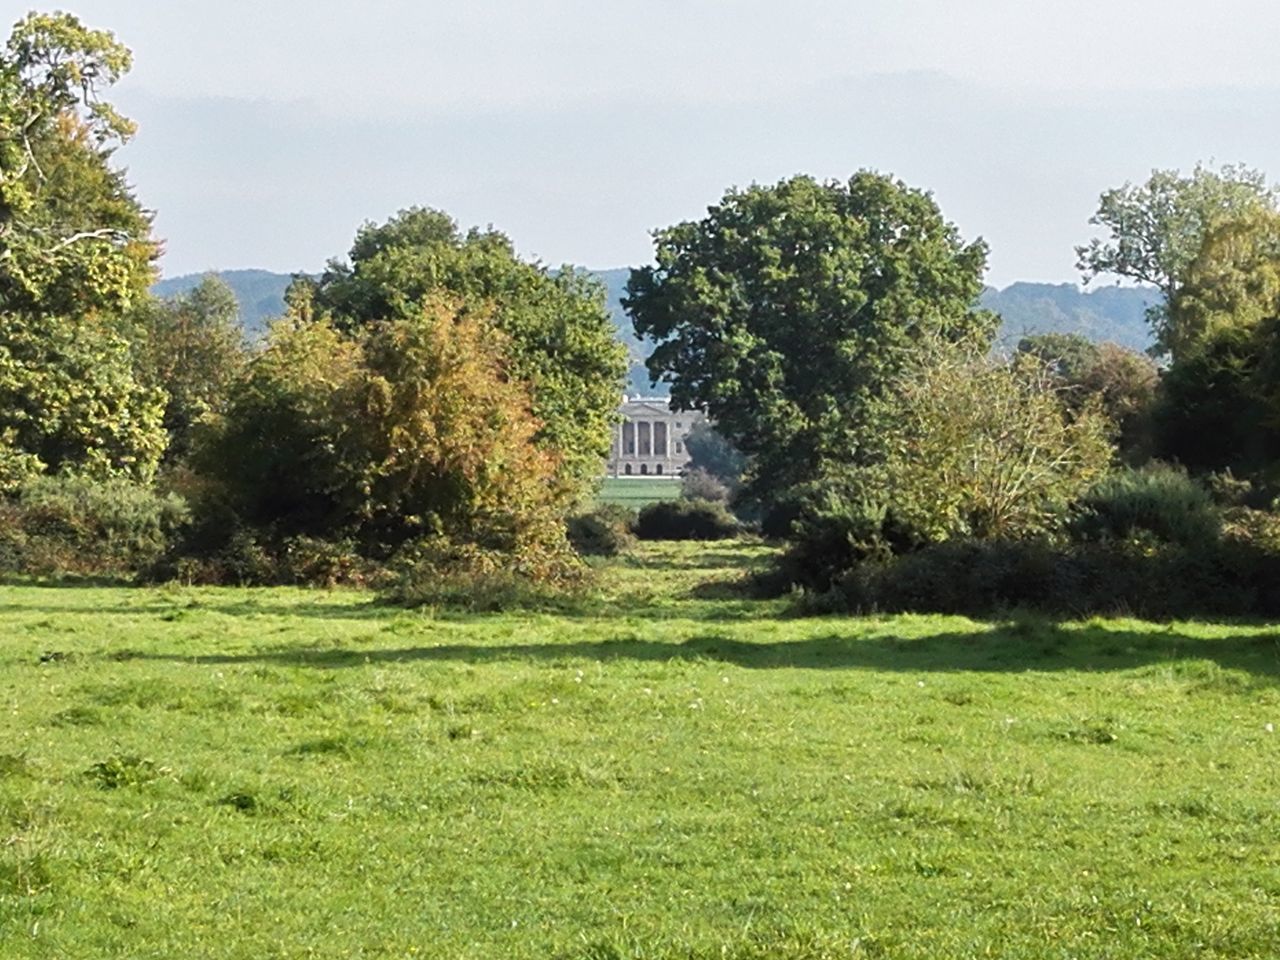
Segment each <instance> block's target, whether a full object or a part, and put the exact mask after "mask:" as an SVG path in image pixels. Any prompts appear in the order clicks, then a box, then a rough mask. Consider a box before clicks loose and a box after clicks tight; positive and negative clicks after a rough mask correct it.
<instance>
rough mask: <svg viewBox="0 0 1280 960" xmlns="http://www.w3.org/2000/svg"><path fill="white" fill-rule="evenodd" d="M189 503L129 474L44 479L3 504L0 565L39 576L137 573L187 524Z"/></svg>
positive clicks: (25, 487) (39, 478) (0, 520)
mask: <svg viewBox="0 0 1280 960" xmlns="http://www.w3.org/2000/svg"><path fill="white" fill-rule="evenodd" d="M187 519H188V511H187V506H186V503H185V501H183V499H182V498H181V497H178V496H176V495H173V494H169V495H165V496H162V495H160V494H158V493H156V492H155V491H154V490H153V489H152V488H150V487H149V486H146V485H144V484H140V483H137V482H135V481H132V480H128V479H124V478H116V479H110V480H90V479H87V478H84V477H77V476H45V477H38V478H35V479H33V480H30V481H28V482H27V483H25V484H24V485H23V486H22V487H21V488H20V490H19V492H18V495H17V496H16V497H14V498H12V499H10V500H7V501H5V502H3V503H2V504H0V568H3V569H4V570H7V571H9V572H13V573H22V574H30V575H35V576H93V577H124V576H132V575H133V574H136V573H137V572H139V571H140V570H142V569H144V568H146V567H148V566H150V565H151V564H153V563H155V562H156V560H157V559H158V558H159V557H160V556H161V555H162V554H163V553H164V552H165V550H166V549H167V548H168V546H169V543H170V540H171V538H172V537H173V536H174V534H175V533H176V531H177V530H178V529H179V528H180V527H182V525H183V524H185V523H186V522H187Z"/></svg>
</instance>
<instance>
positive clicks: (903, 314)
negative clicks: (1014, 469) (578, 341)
mask: <svg viewBox="0 0 1280 960" xmlns="http://www.w3.org/2000/svg"><path fill="white" fill-rule="evenodd" d="M655 247H656V251H655V258H656V263H655V264H654V265H653V266H648V267H644V268H641V269H638V270H633V271H632V273H631V278H630V280H629V282H628V284H627V296H626V298H625V299H624V301H623V304H624V306H625V307H626V309H627V310H628V312H629V313H630V314H631V316H632V318H633V320H634V322H635V327H636V331H637V332H638V333H639V334H641V335H645V336H649V337H652V338H654V339H655V340H656V341H657V342H658V346H657V348H656V349H655V350H654V352H653V354H652V356H651V357H650V358H649V361H648V365H649V371H650V374H651V375H652V376H653V377H654V378H655V379H657V378H658V377H665V378H668V379H669V380H670V382H671V395H672V399H673V401H674V402H675V404H676V405H677V406H678V407H680V408H683V409H699V410H703V411H705V412H706V413H707V414H708V415H709V416H710V417H711V418H712V419H713V420H714V421H715V423H716V428H717V429H718V430H719V431H720V432H721V433H722V434H724V436H725V437H726V438H727V439H728V440H729V441H730V442H731V443H733V445H734V446H735V447H737V448H738V449H739V450H740V451H741V452H742V453H744V454H746V455H748V456H749V457H751V458H753V462H754V467H753V470H752V473H751V477H750V480H749V492H750V494H751V495H753V496H755V497H756V498H757V499H759V500H762V501H765V502H768V501H770V500H774V499H777V498H778V497H779V496H781V495H782V493H783V492H784V491H785V490H787V489H788V488H790V487H792V486H794V485H795V484H797V483H802V482H804V481H805V480H807V479H810V478H813V477H815V476H817V475H818V474H819V473H820V471H821V470H822V468H823V465H824V464H825V463H826V462H828V461H832V460H835V461H848V460H850V459H858V458H865V457H867V456H871V455H874V454H873V449H874V440H875V433H876V430H877V424H876V423H875V421H874V412H875V409H876V407H875V403H874V401H875V400H876V398H877V397H878V396H879V395H880V394H881V393H882V392H883V391H884V389H885V387H886V386H887V385H888V384H889V383H890V382H892V381H893V380H894V378H895V377H896V376H897V375H898V374H899V372H900V371H901V370H902V369H904V368H905V367H907V366H909V365H910V364H911V363H912V359H913V352H914V348H915V346H916V345H917V344H918V343H920V342H921V341H922V340H923V339H924V338H926V337H930V336H934V335H937V336H942V337H944V338H962V337H967V336H972V335H975V333H984V334H986V335H988V336H989V335H990V332H991V330H992V328H993V326H994V322H993V318H992V317H991V316H990V315H987V314H984V313H980V312H976V311H975V310H974V309H973V304H974V302H975V301H976V299H977V296H978V294H979V292H980V291H981V277H982V273H983V269H984V266H985V262H986V246H985V244H983V243H982V242H981V241H976V242H974V243H970V244H965V243H963V242H962V241H961V239H960V237H959V234H958V232H957V230H956V228H955V227H954V226H953V225H952V224H950V223H948V222H946V221H945V220H944V219H943V218H942V215H941V213H940V212H939V210H938V207H937V205H936V204H935V203H934V201H933V199H932V198H931V197H930V196H929V195H928V194H927V193H924V192H922V191H919V190H914V189H912V188H910V187H907V186H906V185H904V184H903V183H901V182H900V181H897V180H894V179H892V178H890V177H887V176H883V175H880V174H876V173H870V172H862V173H858V174H855V175H854V176H853V177H852V178H851V179H850V180H849V181H848V182H847V183H840V182H835V181H832V182H827V183H819V182H818V181H816V180H814V179H813V178H811V177H807V176H797V177H793V178H792V179H789V180H784V181H781V182H780V183H778V184H775V185H773V186H758V185H753V186H751V187H749V188H747V189H746V190H736V189H731V190H730V191H729V192H728V193H726V194H725V196H724V198H723V199H722V200H721V202H720V203H719V204H718V205H716V206H714V207H711V208H709V209H708V212H707V216H706V217H705V218H704V219H703V220H701V221H698V222H686V223H680V224H677V225H675V226H672V227H668V228H666V229H664V230H659V231H658V232H657V233H656V234H655Z"/></svg>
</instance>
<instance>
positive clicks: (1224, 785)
mask: <svg viewBox="0 0 1280 960" xmlns="http://www.w3.org/2000/svg"><path fill="white" fill-rule="evenodd" d="M765 553H766V551H765V550H764V549H763V548H760V547H755V546H751V545H746V544H729V545H722V544H715V545H697V544H693V545H683V546H666V547H652V546H651V547H647V548H645V550H644V552H643V553H641V554H639V555H637V556H636V557H634V558H632V559H630V560H626V561H622V562H620V563H618V564H616V565H614V566H612V567H610V568H608V569H606V570H604V571H602V573H601V586H600V588H599V591H598V593H597V594H596V595H595V596H594V597H590V598H586V599H584V600H583V602H582V603H581V604H580V605H579V607H580V609H579V610H578V612H576V613H572V614H563V615H551V614H536V615H530V614H506V615H492V616H457V615H452V614H448V613H445V612H439V611H436V612H433V611H421V612H406V611H403V610H397V609H393V608H387V607H381V606H378V605H376V604H375V603H373V602H372V600H371V598H370V597H369V596H368V595H365V594H361V593H353V592H333V593H324V592H313V591H306V590H229V589H180V588H172V589H159V590H127V589H55V588H39V587H22V588H4V589H3V590H2V591H0V629H2V631H3V633H2V635H3V642H2V644H0V696H2V699H0V709H3V711H4V722H3V724H2V725H0V956H3V957H4V958H6V960H13V958H27V957H41V958H45V957H48V958H55V957H56V958H80V957H84V958H91V957H92V958H97V957H130V958H143V957H156V958H160V957H164V958H171V957H201V958H204V957H216V958H220V957H245V958H275V957H414V956H422V957H514V958H526V957H528V958H532V957H539V958H542V957H558V958H574V960H579V958H580V960H603V958H622V957H637V958H639V957H644V958H650V957H653V958H693V957H697V958H726V957H727V958H766V957H768V958H772V957H780V958H820V957H841V958H847V957H854V958H861V957H907V958H938V957H978V956H997V957H1025V958H1037V960H1038V958H1046V957H1047V958H1057V957H1061V958H1067V957H1072V958H1081V957H1114V958H1134V957H1178V958H1181V957H1233V958H1237V957H1260V958H1261V957H1274V956H1276V955H1277V954H1278V953H1280V799H1278V798H1280V763H1278V762H1277V760H1278V759H1280V741H1278V740H1277V734H1276V733H1274V732H1273V730H1274V729H1275V726H1276V725H1280V691H1278V690H1277V677H1278V676H1280V660H1278V657H1280V646H1278V641H1277V631H1276V630H1275V629H1273V628H1270V627H1267V626H1260V625H1254V626H1239V625H1196V624H1173V625H1152V624H1146V623H1139V622H1134V621H1118V622H1101V621H1091V622H1088V623H1081V624H1065V625H1055V624H1050V623H1046V622H1041V621H1034V620H1016V621H1012V622H1002V623H992V624H989V623H976V622H972V621H969V620H965V619H958V618H933V617H894V618H870V619H850V618H839V619H837V618H816V619H802V618H792V617H790V616H788V614H787V609H786V607H785V605H784V604H782V603H780V602H769V603H762V602H758V601H751V600H747V599H743V598H742V597H740V596H738V595H736V594H735V593H734V592H733V590H732V588H731V584H732V580H733V579H734V578H735V577H736V576H738V574H739V571H740V570H741V569H742V568H744V567H746V566H750V565H751V564H755V563H760V562H761V561H762V560H763V559H765Z"/></svg>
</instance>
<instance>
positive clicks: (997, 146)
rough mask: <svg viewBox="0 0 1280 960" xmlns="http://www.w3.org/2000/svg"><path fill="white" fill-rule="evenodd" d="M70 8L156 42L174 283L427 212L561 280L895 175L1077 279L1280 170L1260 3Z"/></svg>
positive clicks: (75, 4) (143, 4) (88, 1)
mask: <svg viewBox="0 0 1280 960" xmlns="http://www.w3.org/2000/svg"><path fill="white" fill-rule="evenodd" d="M27 6H28V5H27V4H16V5H15V4H12V3H11V2H10V0H3V2H2V3H0V11H3V9H4V8H6V7H7V8H8V12H9V14H10V15H9V16H8V17H7V18H6V19H7V20H8V21H9V22H12V21H13V20H16V19H17V18H18V17H19V16H20V15H22V14H23V13H24V12H25V10H26V8H27ZM63 8H64V9H67V10H70V11H71V12H74V13H76V14H77V15H79V16H80V17H81V18H82V19H83V20H84V21H85V22H86V23H87V24H89V25H90V26H94V27H101V28H106V29H110V30H112V31H113V32H115V33H116V35H117V36H118V37H119V38H120V39H121V40H122V41H123V42H124V43H125V44H126V45H127V46H129V47H130V48H131V49H132V50H133V51H134V56H135V66H134V70H133V73H131V74H130V76H129V77H127V78H126V79H125V80H124V81H123V82H122V83H121V84H120V85H119V86H118V87H117V88H115V90H114V91H112V92H111V93H110V94H109V99H111V100H113V101H114V102H115V103H116V104H117V105H118V106H120V107H121V108H122V109H123V110H124V111H125V112H126V113H127V114H128V115H130V116H131V117H132V118H133V119H134V120H136V121H137V122H138V124H139V128H140V129H139V135H138V137H137V139H136V140H135V141H134V142H133V143H132V144H131V145H130V146H128V147H127V148H126V149H125V150H123V151H122V152H121V153H120V155H119V156H120V159H121V161H122V162H123V163H125V164H126V165H127V166H128V167H129V170H130V179H131V182H132V183H133V185H134V187H135V188H136V190H137V193H138V196H139V197H140V199H141V200H142V201H143V203H144V204H145V205H146V206H147V207H149V208H152V209H154V210H156V211H157V216H156V229H157V232H158V234H159V235H160V236H161V237H163V238H164V240H165V243H166V249H167V253H166V256H165V259H164V261H163V264H162V267H163V270H164V273H165V274H166V275H167V276H176V275H179V274H183V273H190V272H195V271H201V270H206V269H233V268H240V267H261V268H264V269H269V270H278V271H291V270H308V271H310V270H317V269H319V268H320V267H321V266H322V265H323V263H324V261H325V260H326V259H327V258H328V257H331V256H335V255H343V254H345V252H346V250H347V249H348V248H349V247H350V244H351V239H352V236H353V234H354V232H355V229H356V228H357V227H358V226H359V224H360V223H361V222H363V221H366V220H374V221H382V220H385V219H386V218H387V217H389V216H391V215H393V214H394V213H395V212H396V211H397V210H399V209H401V208H404V207H407V206H411V205H422V206H431V207H438V208H441V209H443V210H446V211H448V212H449V213H450V214H452V215H453V216H454V217H455V218H456V219H458V220H459V221H460V222H461V223H462V225H463V226H464V227H465V226H470V225H481V226H484V225H490V224H492V225H493V226H495V227H497V228H498V229H500V230H502V231H504V232H505V233H507V234H508V235H509V236H511V238H512V239H513V241H514V242H515V244H516V246H517V248H518V249H519V250H520V252H521V253H522V254H523V255H525V256H528V257H531V258H538V259H540V260H542V261H544V262H546V263H548V264H552V265H558V264H561V263H566V262H571V263H576V264H579V265H582V266H587V267H593V268H604V267H614V266H623V265H637V264H640V263H644V262H647V261H648V260H649V259H650V255H651V251H652V244H651V241H650V238H649V232H650V231H651V230H652V229H654V228H657V227H662V226H666V225H669V224H671V223H674V222H677V221H679V220H686V219H696V218H699V217H700V216H701V215H702V214H703V212H704V211H705V208H706V207H707V206H708V205H709V204H712V203H715V202H716V201H718V200H719V198H720V197H721V196H722V195H723V193H724V191H725V189H726V188H727V187H728V186H730V185H741V186H745V185H746V184H748V183H750V182H752V181H756V182H763V183H771V182H774V181H776V180H778V179H781V178H782V177H786V176H790V175H792V174H795V173H809V174H812V175H814V176H817V177H819V178H823V179H826V178H845V177H848V176H849V175H850V174H851V173H853V172H854V171H855V170H858V169H861V168H872V169H877V170H881V171H884V172H888V173H893V174H895V175H897V176H899V177H901V178H902V179H904V180H906V181H907V182H908V183H909V184H911V185H912V186H916V187H922V188H925V189H928V190H931V191H932V192H933V193H934V196H935V198H936V199H937V201H938V203H939V204H940V206H941V207H942V210H943V212H944V214H945V215H946V216H947V217H948V218H949V219H951V220H953V221H954V222H956V223H957V225H958V226H959V227H960V229H961V231H962V233H963V234H964V236H965V237H966V238H973V237H976V236H982V237H984V238H985V239H986V240H987V242H988V243H989V244H990V246H991V258H990V265H991V269H990V273H989V275H988V282H991V283H993V284H996V285H1000V286H1003V285H1006V284H1008V283H1010V282H1012V281H1014V280H1047V281H1073V280H1075V279H1077V274H1076V271H1075V269H1074V261H1075V256H1074V253H1073V249H1072V248H1073V246H1074V245H1075V244H1078V243H1081V242H1083V241H1085V240H1087V239H1088V238H1089V236H1091V231H1092V228H1091V227H1090V226H1089V224H1088V219H1089V216H1090V215H1091V214H1092V213H1093V211H1094V209H1095V208H1096V205H1097V199H1098V194H1099V193H1101V192H1102V191H1103V190H1104V189H1106V188H1108V187H1111V186H1118V185H1120V184H1122V183H1124V182H1125V181H1140V180H1143V179H1145V178H1146V177H1147V176H1148V175H1149V173H1150V171H1151V170H1152V169H1153V168H1167V167H1176V168H1180V169H1189V168H1191V167H1192V166H1193V165H1194V164H1195V162H1196V161H1197V160H1206V161H1210V160H1216V161H1218V162H1224V163H1230V162H1243V163H1245V164H1248V165H1250V166H1254V167H1259V168H1261V169H1263V170H1266V171H1267V172H1268V173H1270V174H1272V175H1273V178H1280V57H1277V56H1276V55H1275V51H1276V50H1277V49H1278V48H1280V5H1277V4H1275V3H1274V2H1262V0H1219V2H1217V3H1212V4H1207V3H1203V2H1194V3H1193V2H1189V0H1163V2H1156V0H1109V2H1101V0H1076V2H1073V3H1066V2H1059V0H1054V2H1048V0H1045V2H1037V0H963V2H960V0H899V2H892V0H844V2H837V0H770V2H765V0H644V2H631V0H617V2H614V0H450V2H431V0H419V2H410V0H365V2H363V3H359V4H357V3H350V2H339V0H305V2H304V0H256V2H248V0H220V2H217V3H192V2H186V0H68V2H67V3H66V4H64V7H63Z"/></svg>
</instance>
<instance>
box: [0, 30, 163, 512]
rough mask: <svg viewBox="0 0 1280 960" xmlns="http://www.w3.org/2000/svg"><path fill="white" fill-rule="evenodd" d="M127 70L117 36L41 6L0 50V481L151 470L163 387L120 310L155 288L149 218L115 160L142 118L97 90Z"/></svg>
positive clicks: (138, 474) (8, 485)
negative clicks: (150, 373)
mask: <svg viewBox="0 0 1280 960" xmlns="http://www.w3.org/2000/svg"><path fill="white" fill-rule="evenodd" d="M129 66H130V55H129V51H128V50H127V49H125V48H124V47H123V46H122V45H121V44H120V43H118V42H117V41H116V40H115V38H114V37H112V35H111V34H109V33H106V32H104V31H97V30H89V29H86V28H85V27H84V26H82V25H81V23H80V21H79V20H77V19H76V18H75V17H73V16H70V15H67V14H52V15H40V14H31V15H29V16H28V17H26V18H25V19H23V20H22V21H20V22H19V23H18V24H17V25H16V26H15V27H14V30H13V33H12V34H11V35H10V37H9V40H8V43H7V44H6V46H5V48H4V50H3V53H0V487H3V488H5V489H8V490H12V489H14V487H15V485H16V484H17V483H18V482H19V481H20V480H21V479H22V478H23V477H25V476H30V475H34V474H37V473H41V472H44V471H57V470H68V469H69V470H79V471H83V472H86V473H88V474H90V475H93V476H114V475H128V476H132V477H135V478H139V479H146V478H147V477H149V476H150V475H151V473H152V472H153V470H154V468H155V466H156V464H157V462H158V461H159V458H160V455H161V453H162V452H163V450H164V445H165V434H164V431H163V428H162V426H161V424H160V415H161V411H162V409H163V397H162V396H161V395H160V394H158V393H157V392H156V391H153V390H151V389H149V388H147V387H145V386H142V385H140V384H139V383H138V382H137V381H136V380H135V378H134V371H133V362H132V355H131V345H130V338H129V336H128V333H129V331H128V329H127V325H126V324H125V323H124V322H123V320H122V317H123V315H124V313H125V311H127V310H128V308H129V307H130V306H131V305H132V304H133V303H135V302H137V301H138V300H139V299H141V298H142V297H144V296H145V293H146V288H147V285H148V284H149V283H150V281H151V278H152V261H153V259H154V258H155V256H156V253H157V248H156V245H155V243H154V241H153V240H152V239H151V224H150V217H149V215H148V214H147V213H146V212H145V211H144V210H143V209H142V208H141V206H140V205H139V204H138V202H137V200H136V199H134V197H133V194H132V192H131V191H130V189H129V187H128V185H127V184H126V183H125V180H124V175H123V173H122V172H121V171H119V170H117V169H115V168H113V167H112V166H111V156H112V153H113V151H114V149H115V148H116V146H118V145H119V144H121V143H123V142H124V141H125V140H126V139H127V138H128V137H129V136H130V134H131V133H132V131H133V125H132V124H131V123H130V122H129V121H128V120H126V119H125V118H123V117H121V116H120V115H119V114H118V113H116V111H115V110H114V109H113V108H112V107H111V106H110V104H108V103H106V102H105V101H103V100H101V99H100V93H101V91H102V88H105V87H109V86H110V85H111V84H113V83H114V82H115V81H116V80H118V79H119V78H120V77H121V76H122V75H123V74H124V73H125V72H126V71H127V70H128V69H129Z"/></svg>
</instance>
